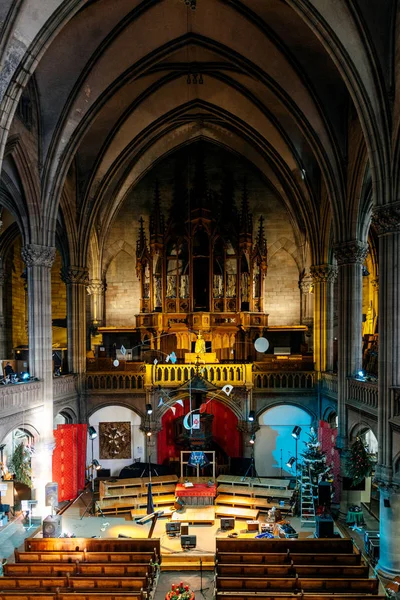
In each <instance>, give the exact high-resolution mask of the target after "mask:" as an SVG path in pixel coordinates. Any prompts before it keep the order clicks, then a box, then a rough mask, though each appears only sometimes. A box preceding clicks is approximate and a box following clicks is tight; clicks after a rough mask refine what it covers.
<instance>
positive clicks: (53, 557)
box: [14, 550, 156, 564]
mask: <svg viewBox="0 0 400 600" xmlns="http://www.w3.org/2000/svg"><path fill="white" fill-rule="evenodd" d="M14 556H15V562H17V563H37V562H76V561H77V560H78V561H80V562H86V563H130V562H132V563H136V564H138V563H143V564H148V563H149V562H150V561H153V560H154V559H155V558H156V556H155V554H154V552H84V551H79V552H73V551H71V552H68V551H67V552H58V551H56V550H47V551H43V552H19V551H18V550H15V552H14Z"/></svg>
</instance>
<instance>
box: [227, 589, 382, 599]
mask: <svg viewBox="0 0 400 600" xmlns="http://www.w3.org/2000/svg"><path fill="white" fill-rule="evenodd" d="M295 598H298V599H299V600H384V599H385V598H386V596H376V595H374V596H369V595H365V594H351V595H350V596H349V594H305V595H302V594H299V595H298V596H293V594H281V593H278V594H277V595H274V593H273V592H266V591H258V592H257V595H255V594H254V593H251V592H250V593H246V592H245V591H244V592H223V591H217V592H216V594H215V600H294V599H295ZM386 600H387V598H386Z"/></svg>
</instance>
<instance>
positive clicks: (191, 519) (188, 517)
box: [171, 506, 215, 525]
mask: <svg viewBox="0 0 400 600" xmlns="http://www.w3.org/2000/svg"><path fill="white" fill-rule="evenodd" d="M171 521H174V522H176V523H189V525H214V522H215V507H214V506H190V507H185V509H184V510H183V511H175V512H174V513H172V517H171Z"/></svg>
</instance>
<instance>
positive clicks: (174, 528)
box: [165, 521, 181, 535]
mask: <svg viewBox="0 0 400 600" xmlns="http://www.w3.org/2000/svg"><path fill="white" fill-rule="evenodd" d="M165 532H166V533H168V535H179V534H180V532H181V524H180V523H179V522H178V521H170V522H169V523H165Z"/></svg>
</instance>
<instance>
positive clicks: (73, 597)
mask: <svg viewBox="0 0 400 600" xmlns="http://www.w3.org/2000/svg"><path fill="white" fill-rule="evenodd" d="M146 598H147V596H146V594H145V592H143V590H140V591H139V592H133V591H131V592H107V593H105V592H98V591H96V592H79V593H76V592H70V593H65V592H61V593H56V594H53V593H46V592H23V591H20V590H19V591H17V592H13V591H9V592H8V591H7V592H0V600H146Z"/></svg>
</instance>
